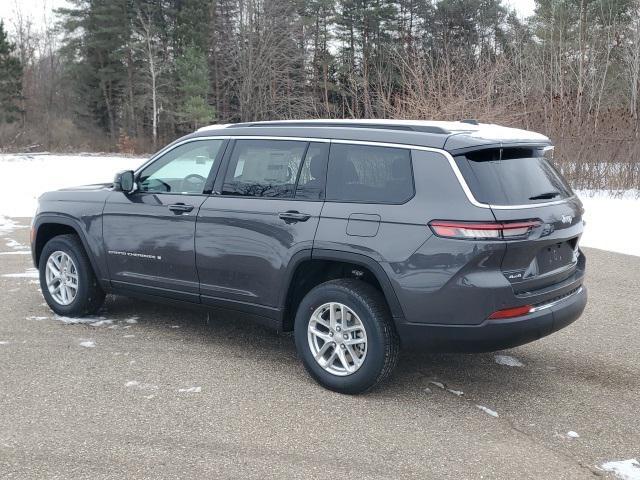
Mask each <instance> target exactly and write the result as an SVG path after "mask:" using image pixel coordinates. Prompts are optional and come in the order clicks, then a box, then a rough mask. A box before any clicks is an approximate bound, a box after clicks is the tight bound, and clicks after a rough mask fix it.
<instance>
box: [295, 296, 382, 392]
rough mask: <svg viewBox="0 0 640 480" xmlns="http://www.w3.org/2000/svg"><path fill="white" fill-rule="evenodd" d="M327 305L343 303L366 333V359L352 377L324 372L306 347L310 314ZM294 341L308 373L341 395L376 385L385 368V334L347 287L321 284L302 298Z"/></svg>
mask: <svg viewBox="0 0 640 480" xmlns="http://www.w3.org/2000/svg"><path fill="white" fill-rule="evenodd" d="M329 302H338V303H342V304H344V305H346V306H348V307H349V308H351V309H352V310H353V311H354V312H355V313H356V315H358V317H359V318H360V320H361V321H362V323H363V325H364V328H365V330H366V333H367V356H366V358H365V360H364V364H363V365H362V366H361V367H360V368H359V369H358V370H357V371H356V372H355V373H352V374H351V375H347V376H343V377H341V376H337V375H333V374H331V373H329V372H327V371H326V370H324V369H323V368H322V367H321V366H320V365H319V364H318V362H317V361H316V360H315V358H314V356H313V354H312V353H311V350H310V348H309V342H308V337H307V331H308V326H309V322H310V321H311V314H312V313H313V312H314V311H315V310H316V309H317V308H318V307H319V306H321V305H323V304H325V303H329ZM294 335H295V341H296V348H297V351H298V354H299V355H300V357H301V358H302V361H303V363H304V366H305V368H306V369H307V371H308V372H309V374H310V375H311V376H312V377H313V378H315V379H316V381H318V382H320V383H321V384H322V385H324V386H325V387H327V388H329V389H330V390H335V391H339V392H343V393H350V392H353V393H358V392H360V391H363V390H366V389H367V388H368V387H369V386H370V385H372V384H373V383H375V381H376V379H377V378H378V376H379V375H380V372H381V371H382V369H383V368H384V356H385V346H384V335H383V332H382V329H381V326H380V324H379V319H376V318H375V313H374V312H373V311H372V310H371V307H370V305H368V304H367V303H366V302H365V301H364V300H363V298H362V297H361V296H360V295H357V294H356V295H354V294H353V293H351V292H350V291H349V290H348V289H347V288H345V287H342V286H338V285H332V284H324V285H320V286H318V287H316V288H314V289H313V290H311V291H310V292H309V293H308V294H307V296H305V297H304V299H303V300H302V302H301V303H300V306H299V307H298V312H297V314H296V319H295V332H294Z"/></svg>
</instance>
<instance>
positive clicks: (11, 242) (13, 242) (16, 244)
mask: <svg viewBox="0 0 640 480" xmlns="http://www.w3.org/2000/svg"><path fill="white" fill-rule="evenodd" d="M5 244H6V245H7V247H9V248H14V249H16V250H24V249H25V248H27V247H26V245H23V244H21V243H20V242H18V241H17V240H14V239H13V238H9V239H7V240H6V241H5Z"/></svg>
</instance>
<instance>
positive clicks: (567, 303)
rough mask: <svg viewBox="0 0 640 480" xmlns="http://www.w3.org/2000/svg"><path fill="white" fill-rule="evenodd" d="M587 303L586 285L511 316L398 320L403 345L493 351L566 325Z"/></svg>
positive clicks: (437, 350) (535, 338)
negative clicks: (475, 320) (477, 320)
mask: <svg viewBox="0 0 640 480" xmlns="http://www.w3.org/2000/svg"><path fill="white" fill-rule="evenodd" d="M586 304H587V290H586V288H585V287H584V286H582V287H581V288H580V290H578V291H577V292H576V293H574V294H573V295H571V296H569V297H567V298H565V299H563V300H561V301H558V302H554V303H552V304H549V305H548V306H543V307H542V308H541V309H539V310H537V311H535V312H532V313H529V314H527V315H523V316H521V317H517V318H512V319H508V320H485V321H484V322H482V323H481V324H478V325H434V324H423V323H421V324H417V323H402V322H398V324H397V329H398V334H399V335H400V341H401V342H402V346H403V348H420V349H426V350H429V351H434V352H491V351H495V350H502V349H504V348H511V347H516V346H518V345H523V344H525V343H529V342H533V341H534V340H538V339H540V338H542V337H545V336H547V335H549V334H551V333H553V332H556V331H558V330H560V329H561V328H564V327H566V326H567V325H569V324H571V323H573V322H574V321H575V320H577V319H578V317H580V315H581V314H582V311H583V310H584V308H585V305H586Z"/></svg>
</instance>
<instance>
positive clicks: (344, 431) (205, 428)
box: [0, 219, 640, 479]
mask: <svg viewBox="0 0 640 480" xmlns="http://www.w3.org/2000/svg"><path fill="white" fill-rule="evenodd" d="M20 223H21V224H24V225H28V219H24V220H22V221H21V222H20ZM27 244H28V229H27V228H19V229H16V230H14V231H9V232H0V253H2V254H0V292H1V293H0V297H1V301H0V477H1V478H3V479H9V478H16V479H24V478H47V479H51V478H64V479H68V478H123V477H127V478H220V479H222V478H256V479H265V478H347V477H352V476H354V475H355V476H357V478H359V479H365V478H393V479H396V478H420V479H428V478H438V479H446V478H455V479H464V478H474V479H476V478H509V479H511V478H518V479H524V478H554V479H561V478H590V477H595V476H605V477H609V476H610V477H611V478H615V476H613V474H611V473H607V472H604V471H603V470H602V469H601V468H600V467H601V465H602V464H603V463H605V462H609V461H619V460H630V459H633V458H637V459H640V413H639V412H640V340H639V339H640V318H639V317H640V315H639V314H638V312H639V311H640V295H639V292H640V258H639V257H631V256H625V255H620V254H614V253H608V252H605V251H600V250H590V249H587V250H586V254H587V256H588V275H587V286H588V288H589V295H590V298H589V304H588V306H587V310H586V312H585V314H584V315H583V317H582V318H581V319H580V320H578V322H576V323H574V324H573V325H571V326H570V327H568V328H566V329H565V330H562V331H560V332H558V333H556V334H555V335H552V336H550V337H547V338H545V339H543V340H540V341H538V342H535V343H532V344H529V345H526V346H523V347H519V348H515V349H512V350H509V351H504V352H498V353H497V354H498V355H506V356H508V357H496V355H495V354H478V355H429V354H421V353H411V354H408V353H407V354H403V355H402V357H401V360H400V362H399V365H398V368H397V370H396V372H395V374H394V375H393V377H392V379H391V380H390V381H389V382H387V383H386V384H384V385H383V386H382V387H380V388H378V389H377V390H375V391H374V392H372V393H370V394H367V395H364V396H356V397H349V396H343V395H339V394H335V393H331V392H329V391H326V390H324V389H322V388H321V387H319V386H318V385H316V384H315V383H314V382H313V381H312V380H310V378H309V377H308V376H307V375H306V373H305V372H304V369H303V368H302V366H301V364H300V362H299V361H298V359H297V358H296V353H295V347H294V342H293V338H292V337H291V336H290V335H278V334H276V333H274V332H271V331H269V330H266V329H264V328H262V327H260V326H257V325H255V324H253V323H251V322H250V321H248V320H246V319H243V318H241V317H232V316H227V315H220V314H218V315H212V316H211V319H210V321H209V322H208V323H207V317H206V315H204V314H202V313H200V312H194V311H189V310H179V309H174V308H169V307H166V306H159V305H154V304H150V303H145V302H141V301H138V300H132V299H127V298H123V297H108V300H107V302H106V304H105V308H104V311H103V312H102V313H101V314H100V315H99V316H97V317H95V318H93V319H91V320H90V321H91V323H81V324H70V323H66V322H65V321H64V319H57V318H55V316H54V315H53V314H52V312H51V311H50V310H49V309H48V308H47V306H46V305H45V304H44V300H43V298H42V295H41V294H40V291H39V285H38V284H37V279H36V278H35V275H34V274H33V273H32V272H30V271H29V270H28V269H29V268H30V267H32V265H31V263H30V262H31V258H30V256H29V255H24V254H20V253H16V252H20V251H21V245H25V246H26V245H27ZM4 252H9V253H6V254H5V253H4ZM12 274H21V276H6V275H12ZM22 274H24V275H22ZM84 321H85V322H86V321H87V320H84ZM514 365H515V366H514ZM518 365H519V366H518ZM479 406H480V407H484V408H479ZM493 413H495V414H497V416H494V415H493ZM569 432H572V433H569ZM574 432H575V433H574ZM637 471H638V472H640V469H637ZM634 478H635V477H634ZM637 478H640V476H639V477H637Z"/></svg>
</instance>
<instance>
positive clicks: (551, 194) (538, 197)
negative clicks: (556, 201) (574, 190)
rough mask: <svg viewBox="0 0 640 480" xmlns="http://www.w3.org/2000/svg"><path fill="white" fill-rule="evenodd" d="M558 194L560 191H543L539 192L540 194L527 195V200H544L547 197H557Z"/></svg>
mask: <svg viewBox="0 0 640 480" xmlns="http://www.w3.org/2000/svg"><path fill="white" fill-rule="evenodd" d="M558 195H560V192H556V191H555V190H554V191H553V192H544V193H541V194H540V195H535V196H533V197H529V200H546V199H548V198H554V197H557V196H558Z"/></svg>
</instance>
